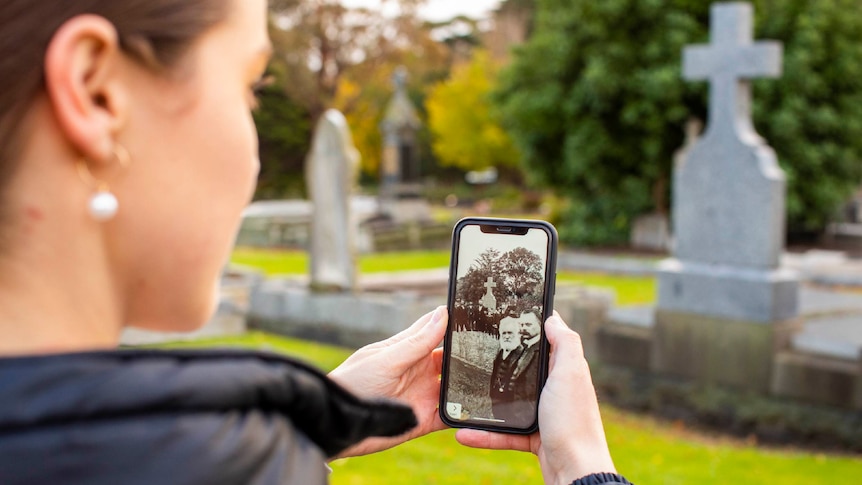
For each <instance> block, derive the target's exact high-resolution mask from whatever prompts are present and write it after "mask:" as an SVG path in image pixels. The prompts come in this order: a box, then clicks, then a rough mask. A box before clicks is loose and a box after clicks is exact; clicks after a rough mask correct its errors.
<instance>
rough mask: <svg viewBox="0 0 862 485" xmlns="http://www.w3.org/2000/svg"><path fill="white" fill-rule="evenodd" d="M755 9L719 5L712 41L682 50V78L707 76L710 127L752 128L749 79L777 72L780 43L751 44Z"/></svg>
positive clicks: (742, 133)
mask: <svg viewBox="0 0 862 485" xmlns="http://www.w3.org/2000/svg"><path fill="white" fill-rule="evenodd" d="M753 18H754V13H753V9H752V7H751V5H750V4H747V3H718V4H715V5H713V7H712V11H711V17H710V31H711V35H712V42H711V43H710V44H709V45H699V46H689V47H686V48H685V50H684V51H683V77H684V78H685V79H687V80H690V81H699V80H705V79H706V80H709V84H710V96H709V123H708V127H709V129H717V130H727V129H733V128H738V129H739V133H738V135H739V136H750V135H753V134H754V129H753V128H752V127H751V86H750V84H749V82H748V79H753V78H756V77H779V76H781V54H782V46H781V43H779V42H769V41H767V42H756V43H754V42H752V31H753V28H754V27H753V25H754V21H753Z"/></svg>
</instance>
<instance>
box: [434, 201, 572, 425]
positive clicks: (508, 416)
mask: <svg viewBox="0 0 862 485" xmlns="http://www.w3.org/2000/svg"><path fill="white" fill-rule="evenodd" d="M556 265H557V231H556V229H554V226H552V225H551V224H549V223H547V222H544V221H533V220H516V219H490V218H467V219H462V220H461V221H459V222H458V224H457V225H456V226H455V230H454V232H453V235H452V259H451V265H450V269H449V299H448V307H449V327H448V329H447V330H446V338H445V340H444V354H443V370H442V378H441V385H440V407H439V409H440V417H441V419H442V420H443V422H444V423H446V424H447V425H448V426H451V427H455V428H476V429H484V430H490V431H499V432H508V433H518V434H528V433H533V432H535V431H536V430H538V428H539V426H538V403H539V395H540V394H541V390H542V387H543V386H544V383H545V379H546V378H547V373H548V352H549V346H548V342H547V339H546V338H545V334H544V322H545V320H547V319H548V317H549V316H550V315H551V314H552V313H553V309H554V285H555V282H556V281H555V280H556Z"/></svg>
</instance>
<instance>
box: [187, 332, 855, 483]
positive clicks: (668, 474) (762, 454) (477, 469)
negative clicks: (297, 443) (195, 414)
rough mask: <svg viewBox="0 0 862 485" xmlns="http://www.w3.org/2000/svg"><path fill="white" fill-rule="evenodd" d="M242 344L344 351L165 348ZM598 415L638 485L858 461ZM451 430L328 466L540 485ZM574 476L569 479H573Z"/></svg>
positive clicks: (411, 478) (792, 474)
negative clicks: (461, 440) (467, 443)
mask: <svg viewBox="0 0 862 485" xmlns="http://www.w3.org/2000/svg"><path fill="white" fill-rule="evenodd" d="M211 346H240V347H246V348H257V349H263V350H268V351H273V352H281V353H285V354H288V355H292V356H295V357H299V358H301V359H303V360H306V361H308V362H311V363H314V364H316V365H318V366H319V367H321V368H323V369H325V370H330V369H332V368H334V367H335V366H337V365H338V363H340V362H341V361H342V360H343V359H344V358H346V357H347V355H349V351H347V350H344V349H341V348H337V347H330V346H326V345H320V344H312V343H308V342H304V341H299V340H293V339H286V338H281V337H276V336H272V335H267V334H262V333H251V334H248V335H246V336H243V337H238V338H222V339H213V340H204V341H198V342H191V343H182V344H174V345H171V346H170V347H211ZM602 413H603V415H604V420H605V429H606V431H607V435H608V440H609V443H610V446H611V451H612V453H613V456H614V461H615V462H616V465H617V468H618V469H619V470H620V472H621V473H623V474H625V475H626V476H627V477H628V478H629V479H630V480H632V481H633V482H635V483H637V484H639V485H640V484H669V485H672V484H729V483H732V484H736V485H743V484H761V483H782V484H800V485H801V484H810V483H845V482H846V483H853V482H854V481H855V479H853V478H852V477H854V476H855V477H857V479H858V477H862V457H859V456H837V455H827V454H819V453H808V452H804V451H793V450H774V449H761V448H758V447H757V446H755V445H753V444H749V443H745V442H743V441H740V440H736V439H731V438H722V437H715V436H710V435H704V434H700V433H697V432H694V431H691V430H686V429H683V428H681V427H680V426H676V425H674V424H672V423H670V424H669V423H665V422H660V421H657V420H655V419H652V418H649V417H644V416H639V415H635V414H630V413H627V412H624V411H620V410H619V409H616V408H614V407H612V406H608V405H604V406H603V407H602ZM453 434H454V433H453V432H452V431H443V432H440V433H436V434H433V435H430V436H426V437H424V438H421V439H418V440H414V441H412V442H410V443H407V444H404V445H402V446H399V447H397V448H395V449H392V450H388V451H386V452H383V453H378V454H375V455H370V456H366V457H359V458H350V459H345V460H339V461H336V462H334V463H332V468H333V474H332V477H331V480H332V483H333V484H335V485H365V484H368V485H370V484H381V483H384V484H402V483H403V484H414V483H419V484H454V485H458V484H465V485H466V484H489V485H490V484H497V483H506V484H514V483H518V484H540V483H542V480H541V474H540V472H539V467H538V465H537V462H536V459H535V458H534V457H533V456H532V455H529V454H526V453H515V452H502V451H488V450H473V449H469V448H464V447H462V446H460V445H458V444H457V443H456V442H455V439H454V437H453ZM573 478H574V477H573Z"/></svg>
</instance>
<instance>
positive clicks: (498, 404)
mask: <svg viewBox="0 0 862 485" xmlns="http://www.w3.org/2000/svg"><path fill="white" fill-rule="evenodd" d="M519 330H520V325H519V323H518V319H517V318H514V317H506V318H503V319H502V320H500V327H499V332H500V350H499V351H498V352H497V356H496V357H495V358H494V367H493V369H492V371H491V383H490V384H491V385H490V396H491V410H492V412H493V415H494V419H502V420H504V421H507V422H508V421H511V420H512V419H513V417H514V409H513V406H514V402H513V401H514V400H515V389H514V382H513V381H512V372H513V371H514V370H515V366H516V365H517V363H518V359H519V357H520V356H521V350H522V347H521V335H520V331H519Z"/></svg>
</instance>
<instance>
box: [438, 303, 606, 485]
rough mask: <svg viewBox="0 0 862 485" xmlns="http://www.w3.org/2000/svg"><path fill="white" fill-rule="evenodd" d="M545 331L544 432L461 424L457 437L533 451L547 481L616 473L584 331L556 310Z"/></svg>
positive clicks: (541, 406) (468, 443) (469, 443)
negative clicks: (572, 327)
mask: <svg viewBox="0 0 862 485" xmlns="http://www.w3.org/2000/svg"><path fill="white" fill-rule="evenodd" d="M545 335H546V336H547V337H548V341H549V342H550V343H551V357H550V372H549V375H548V381H547V382H546V383H545V388H544V389H543V390H542V396H541V399H540V401H539V432H538V433H535V434H533V435H530V436H519V435H509V434H499V433H490V432H487V431H477V430H472V429H462V430H459V431H458V433H457V434H456V435H455V437H456V439H457V440H458V442H460V443H461V444H463V445H466V446H471V447H475V448H491V449H505V450H520V451H531V452H533V453H535V454H536V456H538V458H539V463H540V464H541V466H542V475H543V476H544V479H545V483H548V484H566V485H568V484H570V483H572V481H574V480H576V479H578V478H581V477H584V476H587V475H590V474H592V473H600V472H613V473H615V472H616V470H615V469H614V464H613V461H612V460H611V454H610V451H609V450H608V444H607V440H606V439H605V432H604V429H603V428H602V418H601V415H600V414H599V404H598V400H597V398H596V391H595V388H594V387H593V382H592V379H591V377H590V369H589V367H588V366H587V361H586V359H584V350H583V347H582V346H581V338H580V336H579V335H578V334H577V333H575V332H573V331H572V330H570V329H569V328H568V327H567V326H566V324H565V323H563V321H562V319H560V316H559V314H557V313H556V312H554V316H552V317H551V318H549V319H548V321H547V322H546V323H545Z"/></svg>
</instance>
